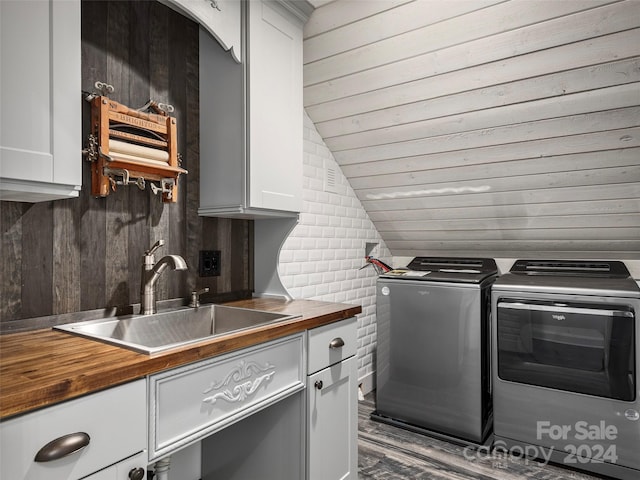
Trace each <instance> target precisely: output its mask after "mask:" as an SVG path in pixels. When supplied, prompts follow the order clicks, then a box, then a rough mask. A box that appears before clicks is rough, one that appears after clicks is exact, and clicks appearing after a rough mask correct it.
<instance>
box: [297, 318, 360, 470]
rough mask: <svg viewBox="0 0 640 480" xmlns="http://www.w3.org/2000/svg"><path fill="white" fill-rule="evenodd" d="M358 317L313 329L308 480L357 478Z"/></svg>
mask: <svg viewBox="0 0 640 480" xmlns="http://www.w3.org/2000/svg"><path fill="white" fill-rule="evenodd" d="M356 342H357V324H356V319H355V318H351V319H348V320H343V321H341V322H338V323H335V324H330V325H325V326H323V327H319V328H316V329H313V330H310V331H309V347H308V352H309V362H308V363H309V377H308V381H307V480H345V479H353V480H356V479H357V478H358V368H357V360H356V357H355V354H356V348H357V344H356Z"/></svg>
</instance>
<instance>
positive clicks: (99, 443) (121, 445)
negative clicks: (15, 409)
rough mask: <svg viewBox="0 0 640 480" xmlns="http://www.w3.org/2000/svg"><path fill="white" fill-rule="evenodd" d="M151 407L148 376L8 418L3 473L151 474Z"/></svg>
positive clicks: (125, 477)
mask: <svg viewBox="0 0 640 480" xmlns="http://www.w3.org/2000/svg"><path fill="white" fill-rule="evenodd" d="M146 411H147V396H146V381H145V380H137V381H135V382H131V383H128V384H125V385H121V386H119V387H114V388H110V389H108V390H105V391H103V392H98V393H94V394H91V395H87V396H85V397H81V398H78V399H75V400H70V401H68V402H65V403H61V404H59V405H55V406H52V407H49V408H46V409H42V410H37V411H35V412H32V413H28V414H26V415H22V416H19V417H15V418H12V419H9V420H6V421H3V422H1V423H0V478H1V479H2V480H5V479H6V480H79V479H84V478H86V477H89V478H91V480H135V479H140V478H145V470H146V466H147V457H146V433H147V422H146ZM135 469H141V471H140V473H141V474H142V475H143V476H142V477H139V476H136V475H130V474H131V472H132V470H135Z"/></svg>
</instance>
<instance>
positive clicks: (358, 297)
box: [278, 113, 391, 393]
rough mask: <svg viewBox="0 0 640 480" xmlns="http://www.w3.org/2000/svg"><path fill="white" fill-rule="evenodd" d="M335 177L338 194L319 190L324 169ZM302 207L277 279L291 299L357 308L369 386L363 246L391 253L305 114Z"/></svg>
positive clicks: (362, 369)
mask: <svg viewBox="0 0 640 480" xmlns="http://www.w3.org/2000/svg"><path fill="white" fill-rule="evenodd" d="M326 165H329V166H331V167H333V168H334V169H335V171H336V173H337V175H336V185H337V191H338V193H331V192H326V191H324V176H325V166H326ZM303 175H304V180H303V206H302V212H301V213H300V221H299V223H298V225H297V226H296V227H295V228H294V230H293V232H292V233H291V235H290V236H289V238H288V239H287V240H286V241H285V243H284V245H283V246H282V250H281V252H280V259H279V267H278V270H279V274H280V278H281V281H282V284H283V285H284V286H285V288H287V290H288V291H289V293H290V295H291V296H292V297H293V298H304V299H311V300H322V301H328V302H338V303H350V304H358V305H361V306H362V313H361V314H360V315H359V316H358V375H359V378H360V381H361V382H362V386H363V390H364V391H365V393H368V391H369V390H370V389H371V388H372V387H373V376H374V371H375V363H374V350H375V345H376V318H375V312H376V289H375V284H376V283H375V282H376V277H377V275H376V272H375V270H374V269H373V266H371V265H369V266H368V267H366V268H364V269H362V270H360V268H361V267H362V266H363V265H365V261H364V256H365V244H366V243H378V246H377V247H375V249H374V250H373V251H372V253H371V254H372V255H373V256H374V257H376V258H379V259H381V260H382V261H384V262H385V263H388V264H390V262H391V254H390V252H389V250H388V249H387V247H386V245H385V244H384V242H383V241H382V238H381V237H380V235H379V234H378V231H377V230H376V228H375V226H374V225H373V223H372V222H371V220H370V219H369V216H368V215H367V213H366V212H365V210H364V209H363V208H362V205H361V204H360V201H359V200H358V198H357V197H356V195H355V193H354V192H353V189H352V188H351V186H350V185H349V183H348V181H347V179H346V178H345V177H344V175H343V174H342V171H341V170H340V167H339V166H338V164H337V163H336V162H335V160H334V158H333V156H332V155H331V152H330V151H329V149H328V148H327V146H326V145H325V144H324V142H323V140H322V138H321V137H320V135H319V134H318V132H317V130H316V128H315V125H314V124H313V122H312V121H311V120H310V119H309V117H308V116H307V115H306V113H305V115H304V167H303Z"/></svg>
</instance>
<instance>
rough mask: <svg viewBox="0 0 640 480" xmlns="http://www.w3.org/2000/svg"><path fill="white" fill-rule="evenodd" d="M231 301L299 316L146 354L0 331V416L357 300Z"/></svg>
mask: <svg viewBox="0 0 640 480" xmlns="http://www.w3.org/2000/svg"><path fill="white" fill-rule="evenodd" d="M225 305H231V306H235V307H243V308H252V309H256V310H268V311H274V312H281V313H285V314H287V315H301V317H300V318H298V319H294V320H290V321H285V322H279V323H275V324H271V325H263V326H261V327H256V328H252V329H250V330H246V331H240V332H235V333H230V334H227V335H222V336H220V337H216V338H213V339H209V340H203V341H202V342H198V343H193V344H190V345H186V346H184V347H180V348H176V349H172V350H170V351H167V352H162V353H157V354H154V355H146V354H141V353H136V352H133V351H131V350H127V349H125V348H121V347H116V346H112V345H108V344H106V343H103V342H99V341H95V340H89V339H86V338H82V337H79V336H76V335H72V334H69V333H65V332H60V331H56V330H52V329H42V330H34V331H30V332H21V333H12V334H4V335H1V336H0V419H4V418H8V417H11V416H14V415H19V414H22V413H26V412H29V411H31V410H35V409H37V408H42V407H46V406H50V405H53V404H55V403H58V402H62V401H64V400H69V399H71V398H75V397H79V396H81V395H85V394H88V393H92V392H97V391H99V390H102V389H105V388H109V387H113V386H115V385H119V384H122V383H126V382H129V381H131V380H135V379H138V378H142V377H144V376H146V375H149V374H152V373H157V372H160V371H163V370H168V369H171V368H175V367H179V366H181V365H185V364H187V363H191V362H196V361H199V360H204V359H207V358H211V357H214V356H216V355H221V354H223V353H227V352H231V351H233V350H238V349H241V348H246V347H250V346H252V345H256V344H259V343H263V342H266V341H269V340H274V339H277V338H280V337H285V336H287V335H291V334H293V333H297V332H301V331H304V330H308V329H310V328H315V327H319V326H322V325H326V324H329V323H332V322H335V321H338V320H343V319H346V318H350V317H353V316H354V315H357V314H358V313H360V312H361V311H362V307H360V306H359V305H348V304H341V303H330V302H319V301H314V300H288V301H287V300H281V299H274V298H255V299H249V300H239V301H235V302H229V303H225Z"/></svg>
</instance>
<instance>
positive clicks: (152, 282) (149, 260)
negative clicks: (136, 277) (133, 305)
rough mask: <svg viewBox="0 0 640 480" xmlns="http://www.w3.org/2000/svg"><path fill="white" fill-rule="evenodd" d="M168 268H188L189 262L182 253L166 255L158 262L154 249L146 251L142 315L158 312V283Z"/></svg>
mask: <svg viewBox="0 0 640 480" xmlns="http://www.w3.org/2000/svg"><path fill="white" fill-rule="evenodd" d="M167 268H171V269H172V270H186V269H187V262H185V261H184V258H182V257H181V256H180V255H166V256H164V257H162V258H161V259H160V260H159V261H158V263H155V259H154V256H153V251H149V252H147V253H145V255H144V257H143V263H142V280H141V283H140V313H141V314H142V315H151V314H153V313H156V311H157V309H156V283H157V281H158V279H159V278H160V275H161V274H162V272H164V271H165V270H166V269H167Z"/></svg>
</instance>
